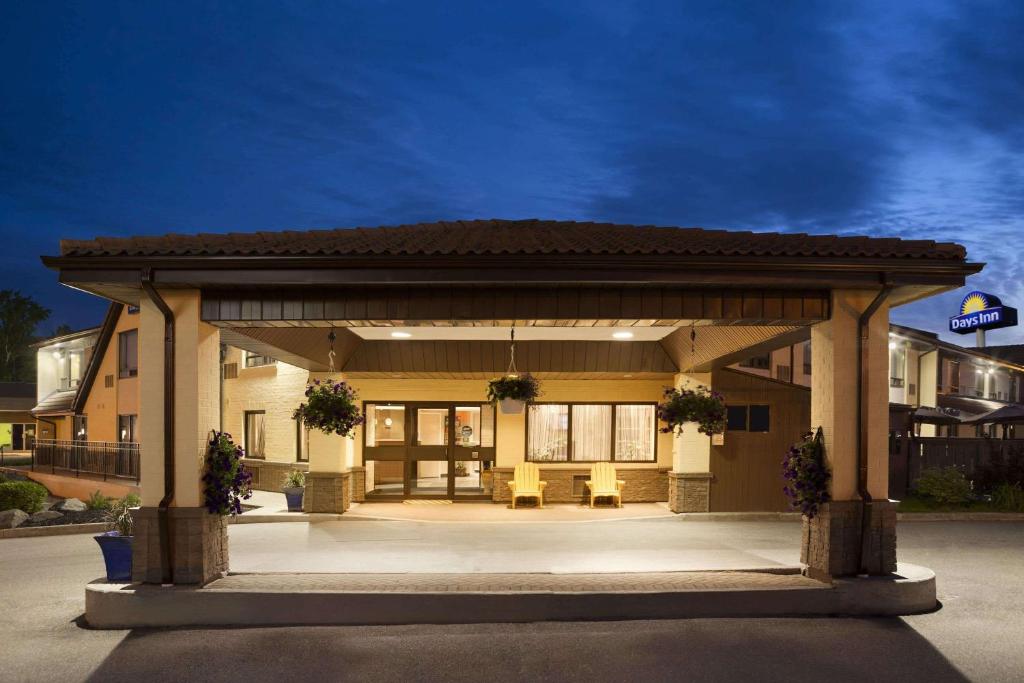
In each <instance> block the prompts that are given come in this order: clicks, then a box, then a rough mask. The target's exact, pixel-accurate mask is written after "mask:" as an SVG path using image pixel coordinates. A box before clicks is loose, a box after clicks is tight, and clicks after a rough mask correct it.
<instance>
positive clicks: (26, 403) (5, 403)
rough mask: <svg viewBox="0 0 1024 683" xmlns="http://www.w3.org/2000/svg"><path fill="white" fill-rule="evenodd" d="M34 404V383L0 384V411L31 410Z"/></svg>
mask: <svg viewBox="0 0 1024 683" xmlns="http://www.w3.org/2000/svg"><path fill="white" fill-rule="evenodd" d="M35 404H36V385H35V382H0V410H31V409H32V406H34V405H35Z"/></svg>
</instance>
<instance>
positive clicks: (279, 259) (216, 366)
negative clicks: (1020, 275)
mask: <svg viewBox="0 0 1024 683" xmlns="http://www.w3.org/2000/svg"><path fill="white" fill-rule="evenodd" d="M44 263H45V264H46V265H47V266H49V267H51V268H53V269H54V270H56V271H57V272H58V273H59V277H60V280H61V282H63V283H65V284H68V285H70V286H73V287H76V288H78V289H82V290H85V291H89V292H93V293H95V294H97V295H99V296H102V297H104V298H107V299H109V300H110V301H112V302H114V306H112V307H111V313H110V314H109V315H108V320H107V321H106V322H105V323H104V326H103V329H104V330H106V329H107V328H108V327H109V328H110V329H109V335H108V338H107V342H106V344H105V345H104V348H105V349H107V350H109V349H111V348H112V347H113V346H114V344H112V343H111V341H110V340H112V339H114V338H115V337H116V335H121V334H124V333H125V332H128V331H134V334H135V335H136V340H137V341H136V343H137V357H136V359H135V362H136V377H134V378H133V377H122V376H121V372H120V361H119V360H118V359H117V356H118V355H119V354H120V353H121V351H120V350H119V351H118V352H116V353H115V352H113V351H110V352H109V353H110V354H111V359H109V360H107V361H104V362H106V363H107V365H105V366H103V367H100V366H99V364H98V362H97V369H96V372H95V377H94V379H93V382H95V381H96V379H95V378H103V379H102V381H103V382H106V381H107V380H106V378H108V377H110V376H111V375H113V377H112V379H113V384H114V386H113V387H111V388H112V389H113V393H111V394H109V396H110V397H111V398H110V399H108V401H113V403H112V406H113V407H112V408H111V404H110V403H109V402H105V403H104V408H103V410H105V411H106V412H105V413H104V415H106V417H104V418H103V423H104V424H105V425H106V424H108V423H109V424H112V425H113V424H117V425H118V429H120V416H121V415H136V416H143V418H144V419H137V420H136V421H135V422H133V423H132V426H131V429H132V430H133V431H134V432H135V439H136V440H137V442H138V444H139V448H140V451H141V462H140V476H141V481H142V501H143V507H142V509H141V510H140V511H139V514H138V524H137V539H136V543H135V567H134V575H135V578H136V579H137V580H140V581H148V582H168V581H173V582H176V583H204V582H206V581H208V580H210V579H212V578H213V577H215V576H218V575H219V573H220V572H222V571H224V570H225V569H226V566H227V565H226V563H227V535H226V527H225V525H224V522H223V520H222V519H220V518H218V517H213V516H211V515H209V514H208V513H206V511H205V509H204V508H203V507H202V493H201V481H200V479H201V476H202V464H203V455H204V452H205V447H206V443H207V440H208V438H209V435H210V432H211V430H214V429H218V428H223V429H224V430H226V431H228V432H230V433H232V434H233V435H234V436H235V439H236V441H240V442H242V443H243V444H244V447H245V449H246V452H247V456H248V457H247V461H248V466H249V467H250V469H252V470H253V472H254V474H255V475H256V479H257V482H258V484H259V486H260V487H261V488H266V489H276V488H277V487H279V485H280V481H281V478H282V477H283V475H284V473H285V472H286V471H287V470H288V469H290V468H292V467H295V466H296V463H299V467H303V468H305V469H307V471H308V475H307V489H306V497H305V505H306V508H307V510H308V511H310V512H335V513H339V512H344V511H345V510H346V509H347V508H348V507H349V506H350V505H351V504H352V503H353V502H362V501H373V500H403V499H410V498H413V499H415V498H447V499H454V500H456V501H467V502H468V501H478V502H496V503H503V502H505V501H507V500H508V486H507V482H508V481H509V480H510V478H511V476H512V470H513V468H514V467H515V465H516V464H517V463H520V462H523V461H531V462H535V463H537V464H538V465H539V467H540V470H541V477H542V478H543V479H544V480H545V481H547V482H548V488H547V496H546V497H547V500H549V501H551V502H558V501H566V502H568V501H575V500H579V499H580V498H581V497H582V496H583V495H584V494H585V490H584V488H583V487H584V481H585V480H586V479H587V478H588V474H589V471H590V466H591V465H592V464H593V463H594V462H599V461H607V462H611V463H613V464H614V466H615V468H616V470H617V473H618V476H619V478H621V479H623V480H625V481H626V486H625V489H624V492H623V500H624V502H625V503H626V504H628V503H629V502H630V501H667V502H668V504H669V506H670V507H671V509H672V510H674V511H676V512H692V513H700V512H708V511H712V510H719V509H732V510H743V509H779V507H780V506H781V505H784V500H783V499H782V497H781V496H782V494H781V491H778V490H775V489H777V487H774V486H765V485H764V483H763V482H765V481H769V482H776V481H777V480H778V473H779V467H780V462H781V460H782V457H783V455H784V453H785V450H786V448H787V447H788V446H789V445H790V444H791V443H793V442H794V441H796V440H797V439H799V438H800V436H801V434H802V433H803V432H805V431H807V430H810V429H811V428H817V427H819V426H820V427H821V428H822V430H823V433H824V437H825V444H826V452H827V456H828V459H829V462H830V465H831V467H832V471H833V480H832V495H833V500H834V502H833V503H831V504H829V505H828V506H826V509H825V510H824V511H823V513H822V514H821V515H819V517H817V518H816V519H815V520H813V522H811V523H810V524H809V527H808V533H806V534H804V549H803V559H804V562H805V563H806V564H807V565H808V567H809V571H810V573H812V574H815V575H844V574H851V573H857V572H860V571H869V572H871V573H885V572H889V571H893V570H894V569H895V561H896V554H895V548H896V530H895V510H894V507H893V503H891V502H890V501H888V443H887V440H888V433H889V402H890V392H891V379H892V378H891V376H890V356H891V349H890V344H891V341H890V329H889V320H888V319H889V315H888V314H889V310H890V308H892V307H895V306H899V305H903V304H906V303H909V302H911V301H916V300H919V299H922V298H925V297H929V296H932V295H935V294H938V293H941V292H944V291H948V290H950V289H954V288H957V287H960V286H962V285H963V284H964V281H965V279H966V278H967V276H969V275H971V274H973V273H976V272H978V271H979V270H980V269H981V265H980V264H973V263H970V262H968V261H967V260H966V253H965V250H964V249H963V248H962V247H960V246H959V245H955V244H940V243H934V242H930V241H904V240H898V239H874V238H862V237H834V236H808V235H800V234H770V233H746V232H728V231H710V230H701V229H682V228H660V227H636V226H625V225H610V224H595V223H575V222H545V221H498V220H489V221H466V222H450V223H433V224H421V225H409V226H398V227H382V228H355V229H343V230H321V231H308V232H295V231H285V232H276V233H251V234H227V235H192V236H184V235H167V236H163V237H138V238H98V239H96V240H87V241H64V242H63V243H62V245H61V253H60V255H58V256H52V257H44ZM136 310H137V312H131V313H129V312H128V311H136ZM513 329H514V330H515V353H516V365H517V367H518V369H519V370H520V371H524V372H530V373H532V374H533V375H535V376H536V377H538V378H539V379H540V380H541V381H542V391H543V395H542V396H541V397H540V399H539V400H538V401H537V402H535V403H533V404H531V405H529V406H527V408H526V410H525V411H524V412H523V413H521V414H504V413H502V412H501V411H500V410H498V409H497V408H496V407H495V406H494V405H492V404H490V403H488V402H487V401H486V396H485V394H486V386H487V381H488V380H489V379H491V378H493V377H496V376H499V375H501V374H502V373H503V372H504V371H505V370H506V368H507V367H508V364H509V355H510V351H511V348H510V347H511V343H510V342H511V332H512V330H513ZM332 331H333V333H334V334H333V335H331V332H332ZM331 336H333V337H334V340H333V341H331V340H330V337H331ZM117 346H118V348H119V349H120V344H118V345H117ZM794 348H801V349H807V351H808V353H807V358H808V360H807V362H806V363H805V364H804V365H805V366H806V367H804V368H803V369H805V370H806V371H807V372H806V374H807V377H808V380H807V382H806V386H801V385H800V383H797V382H794V381H792V380H793V377H792V374H790V376H789V377H788V378H785V379H781V378H778V377H763V376H758V375H757V373H751V372H747V371H745V370H749V368H743V367H740V366H741V365H743V364H748V365H749V363H750V359H752V358H757V357H763V356H764V355H765V354H769V355H770V356H771V357H774V355H772V354H773V352H775V353H778V351H777V350H779V349H790V350H791V351H790V352H792V349H794ZM332 361H333V367H334V369H335V371H334V372H333V374H332V373H331V365H332ZM793 367H794V363H790V368H791V370H790V373H792V368H793ZM328 376H331V377H334V378H340V379H344V380H346V381H347V382H349V383H350V384H351V385H352V386H353V387H354V388H355V389H356V390H357V391H358V393H359V396H360V399H361V400H362V401H363V402H364V407H365V411H366V416H367V420H366V424H365V425H364V426H363V427H362V428H360V429H359V430H358V431H357V433H356V435H355V438H342V437H336V436H326V435H323V434H321V433H319V432H311V431H308V430H306V429H304V427H303V426H302V425H301V424H297V423H296V422H295V421H294V420H293V419H292V417H291V413H292V411H293V410H294V408H295V407H296V406H297V405H298V404H299V403H300V402H301V401H302V400H303V391H304V389H305V387H306V385H307V383H308V382H310V381H313V380H315V379H319V378H324V377H328ZM698 385H701V386H709V387H711V388H712V389H715V390H717V391H721V392H722V393H723V394H724V395H725V397H726V401H727V403H728V404H729V405H730V408H731V410H730V421H731V422H732V423H733V427H734V428H733V429H731V430H730V431H728V432H726V434H725V435H724V437H722V438H718V439H715V440H711V439H709V438H708V437H705V436H702V435H700V434H698V433H697V432H696V431H695V430H688V431H687V432H685V433H684V434H683V435H681V436H673V435H670V434H664V433H662V432H661V431H660V430H659V425H658V424H657V421H656V418H655V412H654V407H655V405H656V403H657V402H658V401H659V400H660V398H661V396H662V394H663V393H664V391H665V389H666V388H669V387H684V386H690V387H693V386H698ZM122 398H123V401H122ZM126 411H134V412H126ZM740 413H742V416H741V415H740ZM72 417H73V416H72ZM741 417H742V423H743V428H742V429H740V428H738V424H739V422H740V421H741V419H740V418H741ZM108 418H109V419H108ZM115 420H116V422H115ZM95 423H96V422H95V419H94V418H93V415H92V413H90V414H89V425H88V427H87V428H88V429H90V430H91V429H92V425H93V424H95ZM760 497H766V499H765V500H761V499H759V498H760ZM161 530H163V534H161ZM862 541H863V542H862Z"/></svg>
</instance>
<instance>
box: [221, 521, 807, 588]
mask: <svg viewBox="0 0 1024 683" xmlns="http://www.w3.org/2000/svg"><path fill="white" fill-rule="evenodd" d="M446 507H449V506H446ZM517 512H518V511H517ZM766 531H768V532H769V533H766ZM229 535H230V540H231V543H230V552H231V558H230V560H231V569H232V571H235V572H312V573H326V572H339V573H376V572H381V573H396V572H412V573H441V574H460V573H482V574H496V573H538V572H539V573H555V574H568V573H583V574H592V573H609V572H611V573H624V572H677V571H703V570H709V569H722V570H749V569H761V568H766V567H784V566H795V565H796V564H797V563H798V562H799V559H800V558H799V553H800V525H799V524H793V523H790V522H765V523H761V524H751V523H747V522H715V523H708V522H695V521H689V520H686V519H684V518H679V517H676V516H671V517H664V518H657V519H638V520H608V521H604V522H601V523H599V524H592V523H586V522H575V523H573V522H565V523H559V524H545V523H522V524H507V523H481V522H478V523H472V522H465V523H459V522H451V523H448V524H432V523H426V522H409V521H375V520H369V519H356V518H353V517H349V516H348V515H345V516H344V517H343V518H342V519H340V520H337V521H318V522H309V523H305V522H301V523H296V524H233V525H231V526H230V527H229ZM780 539H781V540H780Z"/></svg>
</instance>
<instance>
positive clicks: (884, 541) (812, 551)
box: [800, 500, 896, 581]
mask: <svg viewBox="0 0 1024 683" xmlns="http://www.w3.org/2000/svg"><path fill="white" fill-rule="evenodd" d="M861 506H862V503H861V502H860V501H859V500H840V501H832V502H831V503H826V504H825V505H822V506H821V508H820V509H819V511H818V514H817V515H816V516H815V517H814V519H812V520H808V519H807V518H806V517H804V520H803V529H802V533H803V536H802V539H803V540H802V548H801V550H800V561H801V562H802V563H804V564H805V565H807V569H806V570H805V573H806V574H807V576H810V577H811V578H813V579H818V580H819V581H827V580H829V579H831V578H832V577H833V576H852V575H855V574H859V573H860V571H861V568H860V567H859V566H858V562H857V559H858V556H859V553H860V545H861ZM868 533H869V536H868V540H867V543H866V544H865V548H864V558H863V561H864V566H865V568H866V569H867V572H868V573H869V574H876V575H880V574H891V573H893V572H895V571H896V502H895V501H891V500H876V501H874V502H873V503H871V523H870V529H869V532H868Z"/></svg>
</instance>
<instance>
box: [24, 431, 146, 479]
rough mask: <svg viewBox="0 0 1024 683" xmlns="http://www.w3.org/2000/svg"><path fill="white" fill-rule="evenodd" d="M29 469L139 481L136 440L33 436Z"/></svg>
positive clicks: (137, 445)
mask: <svg viewBox="0 0 1024 683" xmlns="http://www.w3.org/2000/svg"><path fill="white" fill-rule="evenodd" d="M32 469H33V470H50V471H51V472H53V473H56V472H57V470H61V471H65V472H74V473H75V476H79V475H80V474H91V475H96V476H102V477H103V479H104V480H106V479H108V478H117V479H134V480H135V481H136V482H138V481H139V444H137V443H135V442H133V441H125V442H114V441H64V440H60V439H36V443H35V448H33V449H32Z"/></svg>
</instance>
